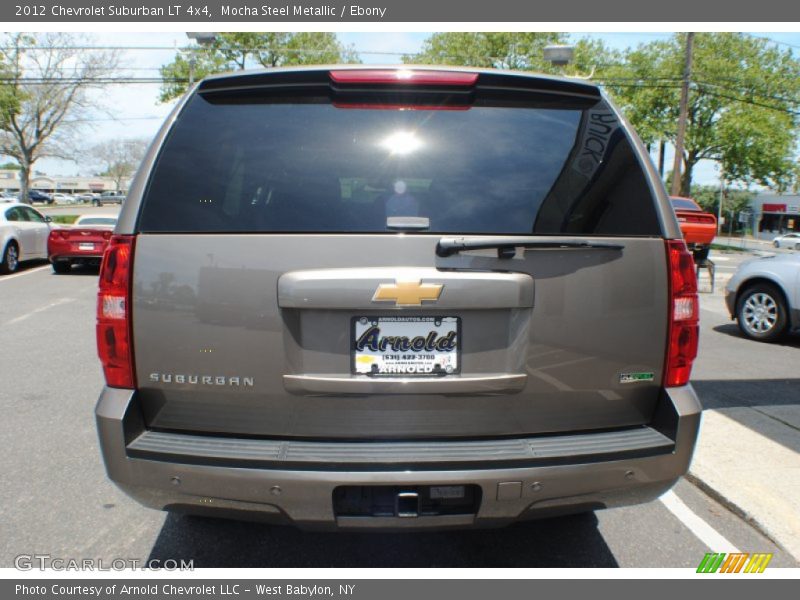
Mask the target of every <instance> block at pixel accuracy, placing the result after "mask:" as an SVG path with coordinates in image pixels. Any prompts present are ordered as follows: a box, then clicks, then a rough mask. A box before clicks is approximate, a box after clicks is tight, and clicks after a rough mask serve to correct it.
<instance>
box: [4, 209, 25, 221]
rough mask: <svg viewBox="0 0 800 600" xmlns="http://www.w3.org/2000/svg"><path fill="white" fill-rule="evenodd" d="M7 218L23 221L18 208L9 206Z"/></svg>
mask: <svg viewBox="0 0 800 600" xmlns="http://www.w3.org/2000/svg"><path fill="white" fill-rule="evenodd" d="M6 220H7V221H22V220H23V218H22V216H21V215H20V212H19V209H18V208H9V209H8V210H7V211H6Z"/></svg>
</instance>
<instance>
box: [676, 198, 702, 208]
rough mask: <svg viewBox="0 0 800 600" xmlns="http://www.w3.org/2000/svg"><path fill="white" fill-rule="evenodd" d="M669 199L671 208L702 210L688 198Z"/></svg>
mask: <svg viewBox="0 0 800 600" xmlns="http://www.w3.org/2000/svg"><path fill="white" fill-rule="evenodd" d="M670 200H671V201H672V208H674V209H675V210H696V211H701V210H702V209H701V208H700V207H699V206H698V205H697V203H695V201H694V200H689V199H688V198H670Z"/></svg>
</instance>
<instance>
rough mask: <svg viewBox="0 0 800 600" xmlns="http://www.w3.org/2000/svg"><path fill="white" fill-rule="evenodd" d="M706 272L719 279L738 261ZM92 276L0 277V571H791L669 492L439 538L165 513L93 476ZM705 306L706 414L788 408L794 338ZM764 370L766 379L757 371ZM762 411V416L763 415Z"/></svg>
mask: <svg viewBox="0 0 800 600" xmlns="http://www.w3.org/2000/svg"><path fill="white" fill-rule="evenodd" d="M723 258H727V260H721V261H719V262H718V267H719V269H718V276H719V277H720V279H724V274H725V273H726V272H729V273H730V272H732V269H733V268H735V265H736V264H737V263H738V262H739V261H741V259H742V257H741V256H737V255H726V257H723ZM96 280H97V272H96V270H95V271H93V270H90V269H85V270H75V271H74V272H73V273H72V274H70V275H60V276H59V275H54V274H53V273H52V271H51V270H50V268H49V266H47V265H46V264H43V263H34V264H27V265H25V266H24V269H23V270H22V271H21V272H20V273H18V274H16V275H12V276H7V277H3V278H0V298H2V302H0V374H1V375H0V410H2V411H3V414H4V416H5V418H4V419H3V420H2V424H1V425H0V431H1V432H2V437H3V440H4V441H5V446H4V447H5V451H4V452H3V453H2V455H0V469H2V472H3V479H4V485H3V486H0V515H2V517H1V519H2V522H3V535H2V539H0V567H12V566H13V565H14V559H15V557H16V556H18V555H21V554H34V553H38V554H49V555H50V556H52V557H62V558H77V559H80V558H83V557H94V558H103V559H104V560H109V561H110V560H112V559H114V558H125V559H138V560H144V559H147V558H151V559H155V558H157V559H162V560H165V559H170V558H171V559H187V560H188V559H193V560H194V564H195V566H196V567H240V566H241V567H244V566H247V567H544V566H550V567H554V566H558V567H562V566H563V567H615V566H622V567H696V566H697V565H698V563H699V562H700V560H701V559H702V557H703V555H704V554H705V553H706V552H710V551H732V550H730V548H736V549H740V550H741V551H743V552H772V553H774V554H775V557H774V558H773V560H772V562H771V563H770V566H771V567H780V566H798V565H797V562H796V561H795V559H794V558H792V556H791V555H790V554H789V553H788V552H786V551H784V550H783V549H782V548H781V547H779V546H778V545H776V543H774V542H773V541H771V540H770V539H769V538H768V537H767V536H765V535H764V534H763V533H762V532H761V531H759V529H757V528H756V527H754V526H753V525H752V524H751V523H750V522H749V521H748V519H747V518H746V516H743V515H741V514H739V513H738V512H736V511H732V510H730V509H729V507H728V506H727V504H726V503H725V502H724V499H720V500H721V501H720V502H718V501H717V500H716V499H713V498H712V497H711V496H709V495H708V494H707V493H706V491H708V490H705V491H704V490H701V489H700V488H698V487H697V485H695V484H694V483H691V482H689V481H681V482H680V483H679V484H678V485H677V486H676V487H675V488H674V490H673V491H672V492H671V493H669V494H667V495H665V496H664V497H663V498H662V500H659V501H656V502H652V503H650V504H648V505H643V506H635V507H628V508H620V509H613V510H606V511H598V512H596V513H594V514H588V515H582V516H577V517H564V518H558V519H550V520H543V521H536V522H530V523H526V524H521V525H516V526H512V527H509V528H507V529H501V530H489V531H465V532H448V533H422V534H420V533H413V534H411V533H406V534H387V533H380V534H376V533H373V534H352V533H347V534H318V533H304V532H300V531H297V530H295V529H292V528H288V527H275V526H266V525H254V524H251V523H240V522H231V521H224V520H218V519H204V518H196V517H185V516H177V515H166V514H164V513H159V512H155V511H151V510H148V509H145V508H142V507H140V506H139V505H138V504H136V503H135V502H133V501H132V500H130V499H128V498H127V497H126V496H125V495H124V494H122V493H121V492H119V491H118V490H117V488H116V487H115V486H114V485H112V484H111V483H110V482H109V481H108V480H107V479H106V476H105V472H104V469H103V466H102V463H101V460H100V455H99V451H98V447H97V440H96V433H95V426H94V416H93V409H94V404H95V401H96V399H97V396H98V394H99V391H100V389H101V387H102V373H101V370H100V366H99V364H98V362H97V359H96V354H95V341H94V319H95V293H96V289H95V288H96V283H97V281H96ZM720 290H721V283H720V282H718V283H717V293H716V294H713V295H712V294H705V295H703V297H702V298H701V303H702V304H701V306H702V326H701V327H702V333H701V357H700V359H699V361H698V363H697V367H696V370H695V377H694V379H695V385H696V388H697V389H698V392H699V393H700V395H701V399H703V400H704V402H706V403H707V405H708V406H710V407H712V408H713V407H717V408H718V407H720V406H723V407H724V406H726V403H727V405H731V406H734V407H739V406H741V405H742V404H743V400H742V399H743V398H747V399H748V401H749V403H750V405H751V408H752V406H753V405H756V406H757V405H758V404H759V402H760V401H761V398H760V396H759V395H763V396H764V399H769V404H770V406H772V405H773V404H775V402H774V401H775V399H776V398H777V399H778V401H779V403H780V402H784V403H787V404H788V403H791V402H794V403H795V404H796V403H797V399H796V393H795V392H794V388H790V387H787V386H786V383H785V382H786V381H790V382H791V381H792V380H793V381H794V383H795V385H796V384H797V375H796V365H797V364H798V362H797V361H798V358H800V339H798V338H792V339H789V340H787V341H786V342H784V343H783V344H781V345H776V346H772V345H767V344H757V343H754V342H749V341H747V340H744V339H742V338H741V337H740V336H739V335H738V332H737V331H736V328H735V325H733V324H732V323H731V322H730V321H729V319H727V317H726V315H725V312H724V308H723V307H722V306H720V305H719V303H720V302H721V294H720V293H719V292H720ZM765 369H767V370H768V371H767V372H764V370H765ZM764 410H767V409H766V408H765V409H764Z"/></svg>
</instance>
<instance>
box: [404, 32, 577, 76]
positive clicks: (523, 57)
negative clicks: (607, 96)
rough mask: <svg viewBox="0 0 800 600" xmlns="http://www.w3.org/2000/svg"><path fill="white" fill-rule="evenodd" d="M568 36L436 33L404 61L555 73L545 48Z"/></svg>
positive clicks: (533, 33) (554, 34)
mask: <svg viewBox="0 0 800 600" xmlns="http://www.w3.org/2000/svg"><path fill="white" fill-rule="evenodd" d="M566 39H567V36H566V34H564V33H553V32H527V33H515V32H500V33H491V32H445V33H434V34H432V35H431V36H430V37H429V38H428V39H426V40H425V41H424V42H423V44H422V51H421V52H419V53H417V54H413V55H406V56H403V62H404V63H407V64H408V63H414V64H447V65H456V66H468V67H483V68H497V69H519V70H536V71H541V72H552V70H553V68H552V65H550V63H548V62H547V61H545V60H544V56H543V51H544V47H545V46H548V45H551V44H564V43H566Z"/></svg>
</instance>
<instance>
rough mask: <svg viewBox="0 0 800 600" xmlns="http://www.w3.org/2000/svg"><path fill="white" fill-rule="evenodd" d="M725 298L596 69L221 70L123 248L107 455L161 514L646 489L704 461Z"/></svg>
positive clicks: (352, 520)
mask: <svg viewBox="0 0 800 600" xmlns="http://www.w3.org/2000/svg"><path fill="white" fill-rule="evenodd" d="M697 316H698V304H697V295H696V283H695V277H694V269H693V263H692V258H691V255H690V254H689V253H688V252H687V250H686V247H685V245H684V242H683V241H682V239H681V231H680V229H679V227H678V223H677V221H676V219H675V216H674V213H673V211H672V208H671V206H670V202H669V199H668V197H667V195H666V193H665V191H664V189H663V186H662V184H661V182H660V181H659V179H658V176H657V174H656V173H655V172H654V170H653V167H652V164H651V162H650V160H649V158H648V156H647V154H646V152H645V150H644V149H643V147H642V144H641V142H640V141H639V140H638V138H637V137H636V135H635V134H634V133H633V132H632V131H631V130H630V127H629V126H628V124H627V123H626V122H625V121H624V119H623V118H622V116H621V115H620V113H619V112H618V111H617V109H616V108H614V106H612V105H611V103H610V102H609V101H608V100H607V99H606V98H605V97H604V95H603V94H602V92H601V91H600V90H599V89H598V88H597V87H596V86H595V85H592V84H590V83H587V82H584V81H571V80H564V79H555V78H550V77H544V76H533V75H529V74H518V73H508V72H500V71H490V70H455V69H440V68H426V67H420V68H412V69H401V68H385V69H384V68H382V69H375V68H364V67H331V68H320V67H314V68H305V69H293V70H282V69H275V70H268V71H258V72H244V73H240V74H234V75H221V76H216V77H210V78H208V79H205V80H204V81H202V82H201V83H200V84H199V85H197V86H196V87H195V88H194V89H193V90H192V91H191V92H190V93H189V94H187V96H186V98H184V100H183V101H182V102H181V104H180V105H179V106H178V107H176V109H175V111H174V112H173V113H172V115H171V116H170V117H169V118H168V119H167V122H166V123H165V125H164V127H163V129H162V130H161V132H160V133H159V135H158V137H157V139H156V140H155V142H154V144H153V146H152V148H151V149H150V151H149V153H148V155H147V156H146V158H145V160H144V162H143V164H142V167H141V168H140V171H139V173H138V175H137V176H136V178H135V180H134V183H133V186H132V188H131V190H130V193H129V195H128V199H127V201H126V202H125V204H124V205H123V208H122V212H121V215H120V219H119V223H118V226H117V228H116V231H115V235H114V237H113V238H112V239H111V241H110V244H109V247H108V250H107V251H106V254H105V256H104V260H103V266H102V271H101V275H100V290H99V298H98V321H97V342H98V346H99V354H100V358H101V360H102V363H103V368H104V371H105V377H106V382H107V385H106V387H105V388H104V390H103V392H102V394H101V396H100V400H99V403H98V405H97V409H96V413H97V424H98V429H99V434H100V442H101V447H102V453H103V457H104V459H105V463H106V468H107V471H108V474H109V476H110V478H111V479H112V480H113V481H114V482H116V484H117V485H119V486H120V487H121V488H122V489H123V490H125V491H126V492H127V493H128V494H130V495H131V496H132V497H134V498H135V499H137V500H138V501H140V502H141V503H143V504H145V505H147V506H150V507H153V508H157V509H165V510H175V511H187V512H191V513H202V514H205V513H208V514H214V515H220V516H232V517H242V518H244V517H248V518H250V517H255V518H262V519H264V520H268V521H275V522H286V523H293V524H296V525H298V526H300V527H305V528H320V529H324V528H330V529H335V528H339V529H344V528H424V527H469V526H498V525H504V524H508V523H511V522H514V521H518V520H524V519H529V518H535V517H541V516H547V515H553V514H560V513H569V512H580V511H586V510H594V509H597V508H602V507H611V506H619V505H625V504H630V503H636V502H644V501H648V500H651V499H653V498H656V497H658V496H659V495H660V494H662V493H663V492H664V491H665V490H667V489H669V488H670V486H672V485H673V484H674V482H675V481H676V480H677V479H678V478H680V477H681V476H682V475H683V474H684V473H685V472H686V470H687V468H688V465H689V462H690V460H691V456H692V451H693V448H694V445H695V440H696V436H697V430H698V425H699V420H700V411H701V409H700V406H699V404H698V401H697V398H696V396H695V394H694V392H693V390H692V387H691V386H690V385H689V383H688V380H689V375H690V371H691V368H692V361H693V360H694V357H695V354H696V350H697V334H698V321H697Z"/></svg>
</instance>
